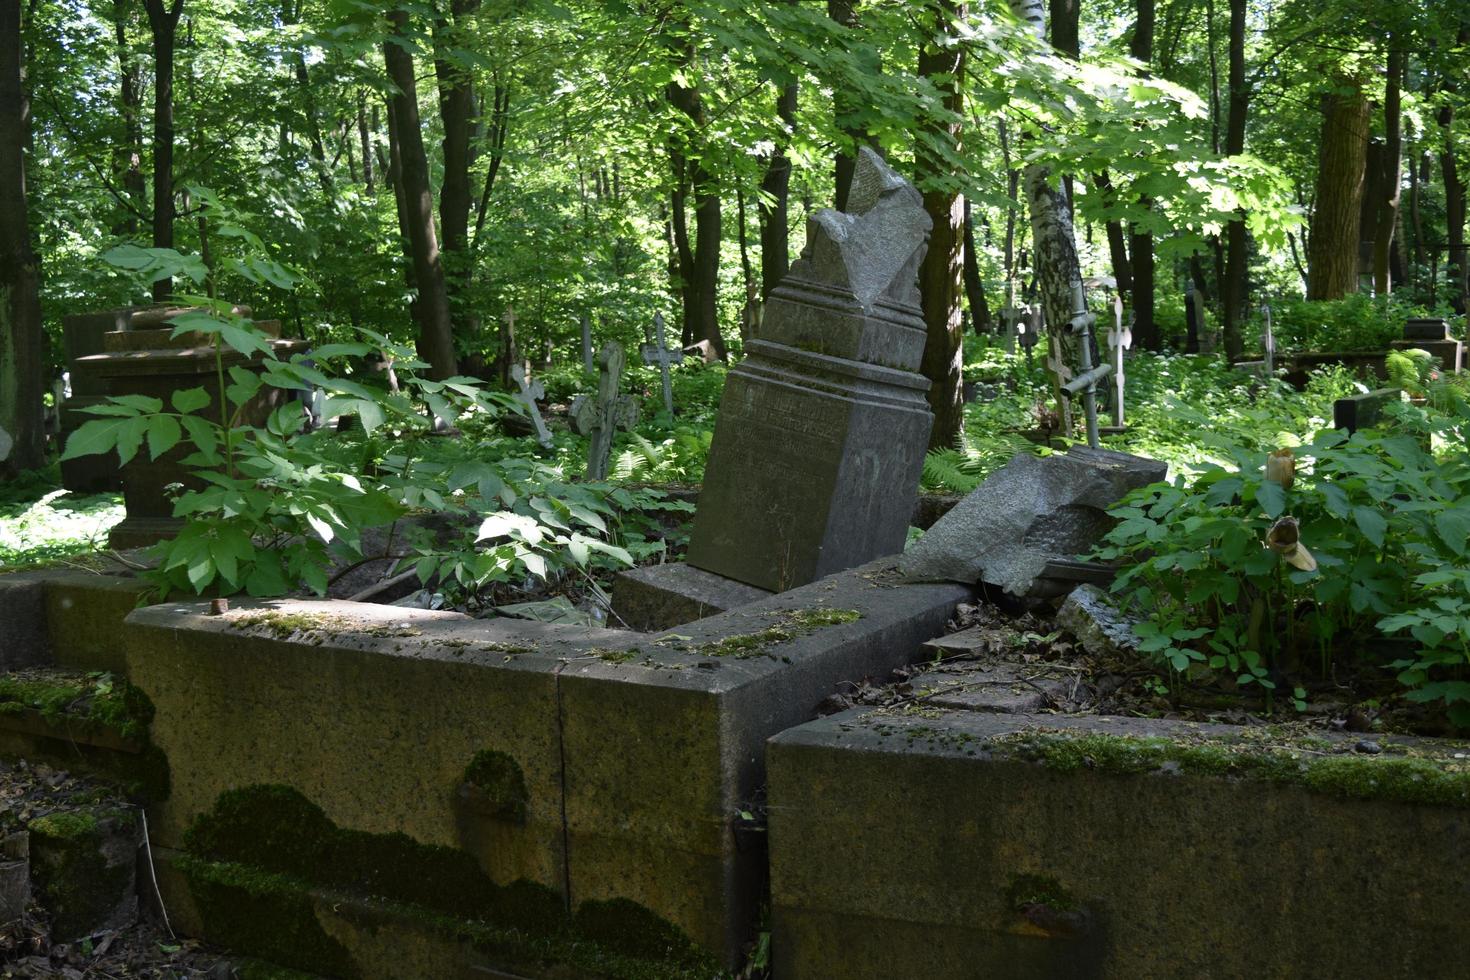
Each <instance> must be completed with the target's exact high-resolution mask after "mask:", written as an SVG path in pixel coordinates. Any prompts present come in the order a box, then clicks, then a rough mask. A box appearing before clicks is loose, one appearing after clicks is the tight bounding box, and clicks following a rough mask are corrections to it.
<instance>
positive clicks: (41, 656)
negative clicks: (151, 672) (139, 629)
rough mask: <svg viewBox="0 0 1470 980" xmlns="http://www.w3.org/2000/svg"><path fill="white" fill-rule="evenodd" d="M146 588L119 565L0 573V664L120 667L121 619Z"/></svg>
mask: <svg viewBox="0 0 1470 980" xmlns="http://www.w3.org/2000/svg"><path fill="white" fill-rule="evenodd" d="M148 589H149V586H148V583H146V582H144V581H143V580H142V579H140V578H137V577H135V576H132V575H128V574H123V573H122V572H121V571H120V570H119V571H117V572H112V571H91V570H85V569H71V568H47V569H40V570H37V571H29V572H14V573H12V574H9V575H0V635H3V640H0V670H14V669H15V668H17V667H33V666H50V665H53V664H56V665H60V666H63V667H72V668H75V669H77V670H107V671H114V672H119V673H120V672H121V671H122V670H123V667H124V661H123V646H122V624H123V620H124V619H125V618H126V617H127V615H128V614H129V613H130V612H132V611H133V609H134V608H135V607H136V606H137V605H138V602H139V600H140V599H141V597H142V596H143V595H144V593H146V592H147V591H148Z"/></svg>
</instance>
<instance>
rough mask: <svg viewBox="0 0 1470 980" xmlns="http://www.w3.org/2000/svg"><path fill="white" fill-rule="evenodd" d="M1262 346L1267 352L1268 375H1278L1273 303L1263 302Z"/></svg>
mask: <svg viewBox="0 0 1470 980" xmlns="http://www.w3.org/2000/svg"><path fill="white" fill-rule="evenodd" d="M1261 317H1262V320H1263V322H1262V325H1261V348H1262V349H1263V350H1264V351H1265V352H1266V377H1268V378H1274V377H1276V334H1275V333H1274V332H1273V331H1272V330H1271V304H1270V303H1262V304H1261Z"/></svg>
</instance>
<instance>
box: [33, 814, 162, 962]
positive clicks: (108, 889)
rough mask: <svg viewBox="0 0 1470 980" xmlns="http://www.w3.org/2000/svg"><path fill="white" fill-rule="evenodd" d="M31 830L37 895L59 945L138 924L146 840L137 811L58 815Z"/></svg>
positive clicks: (41, 819)
mask: <svg viewBox="0 0 1470 980" xmlns="http://www.w3.org/2000/svg"><path fill="white" fill-rule="evenodd" d="M28 829H29V831H30V853H31V878H32V881H33V882H34V884H35V895H36V898H37V900H38V901H39V902H40V903H41V905H42V906H43V907H44V908H45V909H46V910H47V912H48V913H49V915H50V917H51V925H52V932H53V937H54V938H55V939H56V940H57V941H62V942H65V941H69V940H72V939H76V938H80V937H82V936H87V935H91V934H93V933H95V932H100V931H102V930H104V929H117V928H122V927H124V926H126V925H128V924H129V923H131V922H132V921H133V919H134V918H135V917H136V916H137V913H138V901H137V894H136V891H137V885H136V878H137V852H138V847H139V845H140V843H141V839H142V836H141V835H142V831H141V827H140V825H139V821H138V816H137V814H136V813H135V812H132V811H128V810H120V809H116V808H106V807H89V808H84V809H78V810H66V811H59V812H57V813H54V814H50V815H48V816H44V817H40V818H38V819H36V820H33V821H31V823H30V824H29V827H28Z"/></svg>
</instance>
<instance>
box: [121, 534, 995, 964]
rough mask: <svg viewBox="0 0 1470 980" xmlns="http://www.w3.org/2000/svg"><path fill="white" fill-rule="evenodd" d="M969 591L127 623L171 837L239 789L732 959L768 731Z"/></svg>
mask: <svg viewBox="0 0 1470 980" xmlns="http://www.w3.org/2000/svg"><path fill="white" fill-rule="evenodd" d="M969 595H970V591H969V590H968V589H965V588H962V587H959V586H954V585H923V586H906V585H899V584H897V582H896V581H895V574H894V571H893V562H892V561H891V560H889V561H885V562H878V563H874V564H872V565H869V566H865V567H864V568H861V569H854V570H852V571H850V572H845V573H841V574H839V575H836V576H832V577H831V578H829V579H825V580H823V581H820V582H816V583H813V584H811V585H809V586H805V587H803V588H801V589H797V590H793V591H791V592H788V593H784V594H782V595H779V596H772V597H770V598H769V599H765V600H762V601H760V602H757V603H754V604H751V605H750V606H746V607H741V608H739V609H736V610H732V611H730V612H728V613H724V614H722V615H720V616H716V617H711V618H710V619H706V620H701V621H699V622H696V623H692V624H688V625H687V626H683V627H680V628H679V630H678V631H677V632H673V633H666V634H653V635H648V634H636V633H629V632H626V631H611V630H595V629H586V628H582V627H571V626H552V625H546V624H537V623H521V622H508V621H505V620H475V619H469V618H467V617H464V616H460V615H458V614H455V613H438V612H424V611H418V610H406V609H401V608H396V607H374V606H367V605H364V604H354V603H345V602H295V601H276V602H269V603H255V604H249V603H247V604H243V605H242V606H237V607H236V608H232V609H231V610H230V611H229V612H228V613H225V614H223V615H216V616H212V615H209V614H208V610H207V607H206V606H205V605H204V604H201V603H166V604H162V605H158V606H153V607H149V608H146V609H140V610H138V611H136V612H134V613H133V614H132V615H131V616H130V617H129V619H128V628H127V630H126V634H127V649H128V667H129V672H130V675H131V678H132V680H133V681H134V683H136V684H137V685H139V686H140V687H141V688H142V689H143V690H144V691H145V692H147V694H148V695H149V697H150V698H151V699H152V701H153V703H154V705H155V706H156V708H157V716H156V718H155V720H154V723H153V728H152V737H153V741H154V743H155V744H157V745H159V746H160V747H162V748H163V750H164V751H165V752H166V753H167V755H168V760H169V764H170V767H171V770H172V774H173V791H172V793H171V795H170V798H169V799H168V800H167V801H165V802H163V803H160V804H159V805H157V806H156V807H155V808H154V810H153V811H151V812H150V814H149V816H150V825H151V826H152V828H153V832H154V835H155V838H156V839H157V841H158V842H159V843H160V844H162V845H164V846H167V847H175V848H177V847H181V846H182V843H183V832H184V830H185V829H186V828H187V827H188V826H189V824H190V822H191V821H193V820H194V819H195V818H196V817H197V816H198V815H199V814H201V813H204V812H206V811H208V810H209V809H210V808H211V807H213V806H214V805H215V802H216V800H217V799H218V798H219V796H220V795H221V794H222V793H224V792H226V791H228V790H231V789H236V788H239V787H244V786H251V785H267V784H276V785H284V786H289V787H292V788H294V789H295V790H298V791H299V792H300V793H301V794H302V795H303V796H304V797H305V798H306V799H309V800H310V801H311V802H312V803H313V804H315V805H317V806H319V807H321V809H322V811H323V812H324V813H325V814H326V815H327V816H328V817H329V818H330V819H331V820H332V821H333V822H334V823H335V824H336V825H338V826H340V827H343V828H348V829H350V830H353V831H362V832H368V833H375V834H388V833H403V834H406V835H407V836H408V837H410V838H412V839H413V840H415V841H417V842H419V843H422V844H425V845H434V846H443V847H450V848H457V849H459V850H462V851H464V852H467V853H468V854H469V855H472V856H473V859H474V860H477V861H478V863H479V865H480V866H481V868H483V869H484V871H485V873H486V874H487V875H488V876H489V878H490V879H491V880H492V881H494V882H495V883H497V884H500V885H507V884H511V883H513V882H516V881H526V882H530V883H532V884H535V885H540V886H544V887H546V888H549V889H552V890H553V891H554V892H555V893H557V894H558V895H559V896H560V897H561V899H562V901H563V902H564V903H565V904H566V906H567V907H568V908H569V909H572V910H576V909H580V908H582V907H583V906H584V905H586V903H589V902H593V903H596V902H607V901H627V902H630V903H632V904H633V905H634V906H636V907H639V908H641V909H643V910H646V912H647V913H649V914H651V915H652V916H654V917H656V918H658V919H662V920H667V921H668V922H669V923H671V924H672V925H673V926H674V927H675V928H677V929H678V930H681V931H683V932H684V933H686V934H687V935H688V936H690V937H691V938H692V939H693V940H694V941H695V942H697V943H698V944H699V945H700V946H702V947H703V948H704V949H706V950H708V951H710V952H711V953H713V954H714V955H715V956H716V957H717V958H718V960H719V961H721V962H723V963H726V964H727V965H732V966H733V965H734V964H735V963H736V962H737V961H738V960H739V958H740V956H741V954H742V951H743V948H744V946H745V944H746V943H747V942H748V941H749V939H750V938H751V936H752V932H753V924H754V921H755V918H756V915H757V913H758V907H759V900H760V894H761V881H762V876H763V874H764V863H765V862H764V853H763V850H762V849H760V848H758V847H756V848H752V847H749V846H741V845H738V844H737V841H736V834H735V829H734V828H735V824H736V821H737V819H738V814H739V812H740V810H742V809H744V808H746V807H747V806H748V804H749V802H750V801H751V799H752V798H753V797H754V796H755V794H756V792H757V790H758V789H759V787H760V786H761V784H762V782H763V780H764V753H763V748H762V746H763V743H764V740H765V739H766V738H768V737H769V736H771V735H772V734H775V733H776V732H778V731H780V730H782V729H783V728H787V727H789V726H791V725H794V724H798V723H800V722H802V721H805V720H806V719H808V718H810V717H811V716H812V714H813V711H814V709H815V707H816V705H817V704H819V703H820V702H821V701H822V699H823V698H825V697H826V696H827V695H828V694H830V693H831V692H832V691H833V690H834V689H835V688H836V686H837V685H838V684H839V683H840V682H842V681H844V680H851V679H858V678H861V677H863V676H865V675H877V674H884V673H887V671H889V670H890V669H892V668H893V667H894V666H897V665H899V664H902V663H906V662H910V661H912V660H913V659H914V658H916V657H917V656H918V655H919V651H920V646H921V645H922V643H923V642H924V641H925V640H927V639H929V638H930V637H931V636H933V635H934V634H935V633H937V632H939V630H940V629H942V627H943V624H944V622H945V621H946V620H947V619H948V617H949V616H950V615H951V614H952V613H953V610H954V606H955V604H956V603H957V602H959V601H962V600H964V599H966V598H968V597H969Z"/></svg>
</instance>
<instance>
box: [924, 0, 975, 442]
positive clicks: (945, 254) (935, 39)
mask: <svg viewBox="0 0 1470 980" xmlns="http://www.w3.org/2000/svg"><path fill="white" fill-rule="evenodd" d="M933 10H934V21H933V28H932V32H931V34H930V39H929V41H928V43H926V44H925V45H924V46H923V47H922V48H921V49H920V51H919V75H920V76H921V77H924V78H928V79H929V80H930V81H932V82H933V83H934V87H935V88H936V89H937V90H938V91H939V92H941V93H942V94H943V108H944V112H945V115H944V116H943V117H940V118H936V119H934V120H932V121H931V122H930V123H929V130H930V132H929V133H927V134H923V136H921V138H920V139H919V141H918V145H917V148H916V156H917V168H918V183H919V185H920V187H921V188H922V189H923V193H924V210H925V211H927V212H928V213H929V218H930V220H931V221H932V222H933V223H934V224H933V228H932V230H931V231H930V232H929V249H928V251H927V252H925V253H924V261H923V264H922V265H920V266H919V296H920V299H921V300H922V303H923V307H924V327H925V331H926V333H927V340H926V341H925V344H924V358H923V372H924V376H925V377H926V378H928V379H929V408H930V409H931V410H932V411H933V413H934V427H933V428H932V429H930V430H929V445H930V446H931V447H939V446H952V445H954V444H955V442H956V441H958V439H959V436H960V430H961V429H962V428H963V427H964V420H965V415H964V408H965V405H964V399H963V398H962V396H961V383H960V369H961V368H962V367H963V364H962V355H963V339H964V336H963V335H964V319H963V318H962V316H961V314H960V298H961V295H962V293H961V274H962V272H963V268H964V255H965V237H964V236H965V205H964V198H962V197H961V196H960V195H959V193H958V192H957V191H955V190H953V189H952V188H950V187H946V186H944V185H943V184H939V183H938V181H939V179H940V178H942V176H943V172H944V169H945V168H944V164H943V162H942V160H941V159H940V158H939V156H938V154H936V153H935V152H934V150H933V149H932V148H931V146H930V142H929V141H930V140H933V141H936V142H948V143H952V144H954V145H958V143H959V139H960V122H959V120H960V117H961V113H962V112H963V109H964V96H963V95H962V94H961V89H960V79H961V77H962V76H963V75H964V70H965V50H964V48H963V46H962V45H961V43H960V39H959V36H958V35H959V28H960V25H962V24H963V21H964V17H965V13H966V8H965V4H964V3H962V2H956V0H937V2H936V3H935V4H934V7H933ZM924 137H927V138H924ZM936 185H937V186H936Z"/></svg>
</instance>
